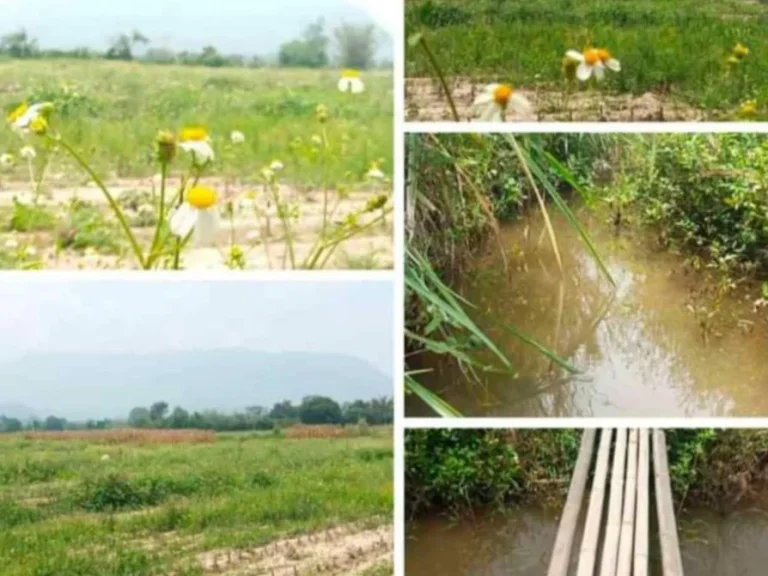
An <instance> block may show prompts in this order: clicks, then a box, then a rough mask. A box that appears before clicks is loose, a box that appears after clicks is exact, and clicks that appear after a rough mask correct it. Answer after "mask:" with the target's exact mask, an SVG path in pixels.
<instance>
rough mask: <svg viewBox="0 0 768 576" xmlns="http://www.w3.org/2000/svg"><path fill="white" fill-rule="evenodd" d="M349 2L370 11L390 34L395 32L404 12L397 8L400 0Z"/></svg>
mask: <svg viewBox="0 0 768 576" xmlns="http://www.w3.org/2000/svg"><path fill="white" fill-rule="evenodd" d="M347 2H349V3H350V4H352V5H353V6H357V7H359V8H362V9H363V10H365V11H366V12H368V14H370V16H371V18H373V19H374V20H375V21H376V23H377V24H378V25H379V26H381V27H382V28H384V29H385V30H386V31H387V32H389V33H390V34H394V33H395V28H396V26H397V22H398V19H400V18H402V14H399V13H398V12H399V11H398V9H397V8H398V4H399V2H395V1H394V0H347Z"/></svg>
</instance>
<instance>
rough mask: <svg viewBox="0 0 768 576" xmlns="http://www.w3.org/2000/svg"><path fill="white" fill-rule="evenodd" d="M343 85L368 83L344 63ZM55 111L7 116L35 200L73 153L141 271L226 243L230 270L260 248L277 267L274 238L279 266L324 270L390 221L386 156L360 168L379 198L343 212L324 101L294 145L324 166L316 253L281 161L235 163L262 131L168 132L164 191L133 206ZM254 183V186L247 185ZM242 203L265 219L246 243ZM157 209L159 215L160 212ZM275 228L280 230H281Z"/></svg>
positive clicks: (173, 265) (8, 161)
mask: <svg viewBox="0 0 768 576" xmlns="http://www.w3.org/2000/svg"><path fill="white" fill-rule="evenodd" d="M338 89H339V90H340V91H342V92H345V93H348V94H350V96H349V97H350V98H360V97H361V96H360V95H361V94H362V93H363V92H364V90H365V85H364V83H363V80H362V78H361V75H360V74H359V73H358V72H355V71H345V72H344V73H342V75H341V78H340V80H339V82H338ZM54 112H55V107H54V105H53V104H52V103H47V102H42V103H34V104H31V105H30V104H27V103H24V104H21V105H19V106H18V107H17V108H16V109H15V110H13V111H12V112H11V114H10V115H9V116H8V119H7V121H8V125H9V127H10V128H11V129H12V130H13V131H14V132H16V133H17V134H18V135H19V136H20V137H21V138H22V140H23V145H22V146H21V147H20V149H19V151H18V156H19V157H20V158H21V159H23V160H24V161H26V162H27V163H28V167H29V173H30V184H31V186H32V188H33V190H34V191H35V202H37V197H38V195H39V193H40V189H41V183H42V180H43V178H44V172H45V168H46V167H47V164H48V162H49V160H50V158H51V156H53V153H54V152H56V151H62V152H64V153H66V154H68V155H69V156H70V157H71V158H72V159H74V160H75V162H76V163H77V164H78V165H79V166H80V167H81V168H82V169H83V170H84V171H85V173H86V174H87V175H88V176H89V178H90V179H91V180H92V181H93V182H94V183H95V185H96V186H97V187H98V188H99V189H100V190H101V192H102V193H103V195H104V198H105V199H106V201H107V203H108V205H109V207H110V209H111V212H112V213H113V214H114V216H115V218H116V221H117V225H118V227H119V230H120V232H121V233H122V235H123V236H124V238H125V240H126V241H127V243H128V245H129V246H130V252H131V254H132V257H133V259H134V260H135V264H136V265H137V266H138V267H139V268H142V269H153V268H170V269H180V268H182V266H183V260H184V259H183V256H184V252H185V250H186V249H187V248H188V247H190V246H194V247H201V248H215V249H218V250H219V252H220V253H221V259H222V261H223V262H224V264H225V265H226V266H228V267H231V268H245V267H246V266H247V265H248V255H249V253H251V252H252V251H253V250H256V249H259V248H261V249H263V250H264V253H265V255H266V260H267V263H268V265H269V267H270V268H271V267H273V266H276V265H277V264H278V263H277V261H275V260H274V258H273V256H274V254H273V251H271V250H270V248H271V247H272V245H273V244H274V242H275V241H279V242H280V243H281V244H282V246H283V247H284V251H283V256H282V261H281V262H280V267H290V268H299V267H301V268H319V267H323V266H326V265H328V263H329V261H330V259H331V258H332V256H333V255H334V253H335V252H336V250H337V249H338V247H339V245H341V244H342V243H343V242H345V241H346V240H348V239H350V238H352V237H353V236H356V235H358V234H364V233H365V232H366V231H367V230H370V229H371V228H374V227H376V226H378V225H380V224H381V223H383V222H386V218H387V216H388V214H389V213H390V212H391V210H392V208H391V206H390V197H391V192H390V187H389V183H388V182H387V179H386V175H385V174H384V172H383V171H382V170H381V168H380V164H379V163H378V162H376V161H372V162H371V164H370V167H369V170H368V172H364V171H363V170H361V173H360V174H358V175H357V176H358V181H359V182H360V183H361V185H364V186H366V187H369V188H370V187H371V186H373V188H374V190H372V191H371V193H370V196H371V200H370V201H369V202H368V203H367V204H366V205H365V206H363V207H361V208H358V209H357V210H356V211H354V212H351V213H346V214H343V217H339V209H340V206H341V204H342V202H343V201H344V200H345V199H346V198H347V197H348V195H349V191H348V190H347V189H346V188H345V187H344V186H343V185H336V184H335V183H331V182H330V180H329V177H328V172H329V171H328V167H329V166H330V165H331V163H333V162H334V161H335V160H336V155H337V153H338V151H339V149H341V150H342V151H343V144H344V143H343V142H342V145H341V146H337V145H336V144H335V143H334V142H331V141H330V139H329V131H328V125H329V123H331V122H332V117H331V112H330V111H329V109H328V108H327V107H326V106H324V105H322V104H321V105H318V106H317V109H316V111H315V118H314V123H315V130H313V132H315V134H314V135H313V136H312V137H311V138H310V139H309V140H308V142H306V143H305V142H304V141H302V139H298V140H299V141H298V142H295V143H294V144H293V145H292V146H291V151H292V152H293V153H294V154H297V155H298V156H299V157H302V159H303V160H305V161H309V162H311V163H313V164H315V165H316V167H317V171H318V172H319V175H320V178H319V180H320V181H319V188H320V191H321V193H322V215H321V226H320V227H319V230H317V237H316V239H315V241H314V243H313V244H312V246H311V247H310V248H309V250H308V251H307V249H306V248H303V249H302V254H301V255H299V254H298V253H297V252H298V251H297V249H296V238H297V233H296V229H297V223H298V221H299V220H300V218H301V210H302V207H303V204H302V202H301V198H300V197H299V195H298V194H297V193H296V192H295V191H293V190H291V189H289V188H287V187H286V186H285V185H284V184H283V181H282V175H283V173H284V171H285V170H286V165H285V164H284V163H283V161H282V160H281V159H278V158H275V159H273V160H272V161H271V162H270V164H269V165H268V166H264V167H262V168H260V169H257V170H253V171H250V172H248V171H244V170H243V169H242V168H240V169H236V168H235V166H243V165H246V166H247V154H248V149H247V143H248V142H249V139H250V138H254V137H255V135H247V134H245V133H243V132H242V131H239V130H233V131H231V132H230V133H229V134H228V137H227V138H226V139H221V140H218V139H214V138H213V137H212V136H211V134H209V132H208V130H207V129H206V128H204V127H201V126H190V127H186V128H183V129H181V130H180V131H178V132H175V131H170V130H160V131H159V132H158V133H157V135H156V137H155V141H154V149H155V153H154V158H155V162H156V163H157V165H158V167H159V175H158V177H157V180H158V185H159V194H157V195H154V194H153V200H152V202H151V203H149V204H148V203H147V202H142V203H140V205H137V206H136V207H135V210H134V209H131V210H128V209H127V208H126V207H125V206H123V205H122V204H121V202H120V201H119V199H118V198H117V197H116V195H115V194H114V193H113V192H112V191H111V190H110V189H109V187H108V186H107V185H106V183H105V182H104V180H103V179H102V178H101V177H100V176H99V175H98V174H97V173H96V172H95V171H94V169H93V168H92V166H91V164H90V163H89V162H88V160H87V159H86V158H85V157H84V155H83V154H82V153H81V152H80V151H79V150H76V149H75V148H74V147H73V146H72V145H71V144H70V142H69V141H68V140H67V138H66V135H64V134H62V133H61V132H59V131H58V130H57V129H56V126H55V123H54V122H53V116H54ZM38 149H39V150H45V151H46V154H45V157H46V158H45V163H44V164H43V165H42V167H41V168H39V170H38V174H35V159H36V158H37V154H38V152H37V150H38ZM240 160H246V161H245V162H241V161H240ZM16 161H17V160H16V157H15V156H14V155H12V154H10V153H6V154H3V155H2V156H0V169H2V168H3V167H11V166H13V165H14V164H15V163H16ZM214 164H216V165H217V169H218V172H223V173H224V174H225V178H224V181H223V184H222V185H218V184H217V185H215V186H214V185H210V184H208V183H207V180H206V181H204V178H205V176H206V175H207V173H208V172H210V170H211V167H212V166H213V165H214ZM176 165H180V166H181V170H180V174H176V176H178V180H179V182H180V183H179V185H178V188H175V189H174V190H169V188H170V183H171V180H172V174H171V172H172V170H173V169H174V167H175V166H176ZM176 172H178V170H176ZM249 186H250V187H251V188H252V189H251V190H247V191H246V188H248V187H249ZM243 211H244V212H249V213H250V215H251V216H255V217H256V219H257V221H259V222H260V223H261V225H260V226H259V227H257V228H254V229H252V230H249V231H248V233H247V234H246V236H245V240H246V243H245V245H241V243H240V242H238V238H237V234H236V233H235V232H236V227H237V222H236V216H237V213H238V212H243ZM153 215H156V216H157V217H156V218H152V216H153ZM136 219H140V220H141V221H151V222H153V223H154V231H153V234H152V239H151V242H150V243H149V245H144V246H143V245H142V243H141V242H140V239H139V237H138V236H137V233H136V231H135V230H134V229H133V228H132V226H131V224H132V222H133V221H134V220H136ZM273 220H276V221H277V227H278V229H277V230H275V229H273ZM222 221H226V222H228V223H229V234H228V241H227V242H222V241H221V239H222V238H223V237H224V235H225V234H224V233H221V234H220V233H219V232H220V230H221V229H222ZM275 233H277V234H279V237H273V234H275Z"/></svg>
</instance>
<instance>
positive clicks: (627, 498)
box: [616, 430, 637, 576]
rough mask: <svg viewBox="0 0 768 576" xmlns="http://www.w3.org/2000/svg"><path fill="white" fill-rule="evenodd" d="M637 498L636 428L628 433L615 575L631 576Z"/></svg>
mask: <svg viewBox="0 0 768 576" xmlns="http://www.w3.org/2000/svg"><path fill="white" fill-rule="evenodd" d="M636 499H637V430H632V431H631V432H630V433H629V447H628V449H627V484H626V487H625V488H624V515H623V518H622V521H621V537H620V539H619V559H618V564H617V567H616V576H632V544H633V541H634V538H635V503H636Z"/></svg>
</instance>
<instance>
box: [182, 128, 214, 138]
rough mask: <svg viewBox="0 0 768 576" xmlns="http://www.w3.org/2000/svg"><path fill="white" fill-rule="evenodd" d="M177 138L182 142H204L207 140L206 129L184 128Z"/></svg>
mask: <svg viewBox="0 0 768 576" xmlns="http://www.w3.org/2000/svg"><path fill="white" fill-rule="evenodd" d="M179 139H180V140H181V141H182V142H204V141H206V140H208V131H207V130H206V129H205V128H197V127H195V128H184V130H182V131H181V136H180V138H179Z"/></svg>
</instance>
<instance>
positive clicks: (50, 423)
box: [43, 416, 67, 431]
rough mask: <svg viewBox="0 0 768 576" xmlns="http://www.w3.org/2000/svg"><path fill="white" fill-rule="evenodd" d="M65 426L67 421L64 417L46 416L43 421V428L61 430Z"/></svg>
mask: <svg viewBox="0 0 768 576" xmlns="http://www.w3.org/2000/svg"><path fill="white" fill-rule="evenodd" d="M66 427H67V421H66V420H65V419H64V418H58V417H56V416H48V418H46V419H45V422H43V430H51V431H61V430H64V429H65V428H66Z"/></svg>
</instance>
